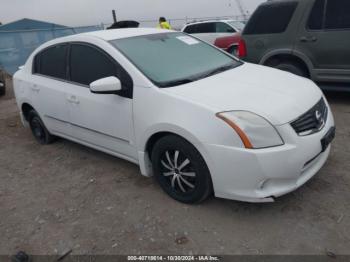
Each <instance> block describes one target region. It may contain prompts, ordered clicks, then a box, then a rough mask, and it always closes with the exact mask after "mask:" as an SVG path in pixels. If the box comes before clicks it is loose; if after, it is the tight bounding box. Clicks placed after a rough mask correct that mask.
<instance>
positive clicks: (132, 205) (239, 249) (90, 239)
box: [0, 91, 350, 255]
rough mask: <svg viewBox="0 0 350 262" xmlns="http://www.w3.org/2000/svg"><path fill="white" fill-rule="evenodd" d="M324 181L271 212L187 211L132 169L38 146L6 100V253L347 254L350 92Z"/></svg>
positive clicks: (65, 145)
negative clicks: (71, 251)
mask: <svg viewBox="0 0 350 262" xmlns="http://www.w3.org/2000/svg"><path fill="white" fill-rule="evenodd" d="M327 97H328V99H329V101H330V103H331V106H332V109H333V113H334V115H335V119H336V123H337V137H336V140H335V142H334V145H333V148H332V153H331V156H330V158H329V160H328V162H327V164H326V165H325V166H324V168H322V170H321V171H320V172H319V174H318V175H317V176H316V177H314V178H313V179H312V180H311V181H310V182H308V183H307V184H306V185H304V186H303V187H302V188H300V189H299V190H297V191H296V192H294V193H291V194H289V195H287V196H284V197H281V198H279V199H277V202H275V203H271V204H248V203H240V202H236V201H229V200H223V199H215V198H212V199H210V200H208V201H206V202H205V203H203V204H201V205H196V206H191V205H184V204H180V203H178V202H175V201H174V200H172V199H170V198H169V197H168V196H166V195H165V194H164V193H163V192H162V191H161V189H160V187H159V186H158V185H157V184H156V182H155V181H154V179H152V178H146V177H143V176H141V175H140V173H139V169H138V167H137V166H136V165H134V164H131V163H128V162H126V161H124V160H121V159H118V158H115V157H112V156H109V155H106V154H103V153H100V152H97V151H95V150H92V149H89V148H86V147H84V146H81V145H78V144H75V143H72V142H69V141H66V140H63V139H61V140H59V141H58V142H56V143H54V144H52V145H50V146H40V145H38V144H37V143H36V142H35V141H34V139H33V137H32V135H31V133H30V130H28V129H25V128H23V127H22V125H21V123H20V119H19V116H18V113H17V109H16V105H15V101H14V99H13V93H12V91H9V92H8V94H7V95H6V97H3V98H0V134H1V135H0V243H1V245H0V254H12V253H14V252H16V251H18V250H24V251H26V252H28V253H30V254H62V253H64V252H66V251H67V250H70V249H72V250H73V253H72V254H321V255H325V254H326V253H327V252H333V253H335V254H350V190H349V186H350V171H349V170H350V128H349V127H350V94H344V93H327Z"/></svg>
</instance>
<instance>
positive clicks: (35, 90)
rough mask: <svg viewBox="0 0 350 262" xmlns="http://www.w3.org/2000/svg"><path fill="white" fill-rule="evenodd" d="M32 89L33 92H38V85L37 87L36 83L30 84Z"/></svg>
mask: <svg viewBox="0 0 350 262" xmlns="http://www.w3.org/2000/svg"><path fill="white" fill-rule="evenodd" d="M31 88H32V90H33V91H34V92H37V93H39V92H40V87H38V86H37V85H32V87H31Z"/></svg>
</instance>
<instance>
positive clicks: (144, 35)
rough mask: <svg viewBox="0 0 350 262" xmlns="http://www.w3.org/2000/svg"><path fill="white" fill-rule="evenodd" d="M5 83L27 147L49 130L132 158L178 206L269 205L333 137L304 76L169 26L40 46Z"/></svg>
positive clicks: (321, 102) (314, 168)
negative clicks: (223, 201) (210, 200)
mask: <svg viewBox="0 0 350 262" xmlns="http://www.w3.org/2000/svg"><path fill="white" fill-rule="evenodd" d="M189 57H191V59H188V58H189ZM208 61H209V63H208ZM14 90H15V95H16V101H17V104H18V107H19V110H20V114H21V118H22V121H23V123H24V125H26V126H29V127H30V128H31V130H32V133H33V135H34V137H35V138H36V140H37V141H38V142H39V143H41V144H48V143H50V142H52V141H53V140H54V138H55V136H59V137H63V138H67V139H70V140H72V141H75V142H77V143H80V144H83V145H86V146H89V147H92V148H95V149H97V150H100V151H103V152H106V153H109V154H111V155H114V156H117V157H121V158H123V159H126V160H128V161H131V162H133V163H136V164H138V165H139V166H140V169H141V173H142V174H143V175H145V176H151V175H154V176H155V178H156V180H157V181H158V183H159V184H160V186H161V187H162V189H163V190H164V191H165V192H166V193H167V194H169V196H171V197H173V198H174V199H176V200H178V201H182V202H185V203H195V202H200V201H203V200H204V199H206V198H207V197H208V196H210V195H211V194H212V192H214V194H215V195H216V196H217V197H222V198H228V199H236V200H241V201H249V202H272V201H274V197H278V196H281V195H284V194H287V193H289V192H291V191H293V190H295V189H297V188H299V187H300V186H302V185H303V184H304V183H306V182H307V181H308V180H309V179H311V178H312V177H313V176H314V175H315V174H316V173H317V172H318V171H319V170H320V168H321V167H322V166H323V165H324V163H325V162H326V160H327V158H328V155H329V153H330V144H331V142H332V139H333V138H334V135H335V128H334V120H333V115H332V112H331V109H330V107H329V105H328V103H327V100H326V98H325V97H324V96H323V94H322V92H321V90H320V89H319V88H318V87H317V86H316V85H315V84H314V83H313V82H311V81H309V80H306V79H304V78H301V77H297V76H295V75H292V74H289V73H286V72H282V71H279V70H275V69H271V68H268V67H263V66H259V65H254V64H250V63H244V62H242V61H240V60H238V59H236V58H234V57H233V56H231V55H229V54H227V53H225V52H222V51H221V50H219V49H218V48H216V47H213V46H212V45H209V44H208V43H206V42H204V41H201V40H198V39H196V38H194V37H192V36H189V35H187V34H184V33H181V32H175V31H170V30H160V29H150V28H149V29H144V28H143V29H136V28H135V29H118V30H104V31H98V32H90V33H85V34H78V35H73V36H68V37H64V38H59V39H56V40H53V41H50V42H47V43H45V44H44V45H42V46H40V47H39V48H38V49H37V50H36V51H34V52H33V54H32V55H31V56H30V57H29V59H28V61H27V62H26V64H25V65H24V67H22V68H21V69H20V70H19V71H18V72H16V74H15V75H14Z"/></svg>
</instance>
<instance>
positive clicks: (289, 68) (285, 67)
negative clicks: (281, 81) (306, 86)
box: [272, 61, 307, 77]
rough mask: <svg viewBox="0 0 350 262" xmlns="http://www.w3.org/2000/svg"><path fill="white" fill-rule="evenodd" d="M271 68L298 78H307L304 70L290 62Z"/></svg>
mask: <svg viewBox="0 0 350 262" xmlns="http://www.w3.org/2000/svg"><path fill="white" fill-rule="evenodd" d="M272 67H274V68H277V69H280V70H282V71H286V72H289V73H292V74H295V75H298V76H302V77H307V72H305V70H304V69H303V68H302V67H301V66H300V65H299V64H298V63H295V62H292V61H290V62H289V61H286V62H281V63H279V64H277V65H274V66H272Z"/></svg>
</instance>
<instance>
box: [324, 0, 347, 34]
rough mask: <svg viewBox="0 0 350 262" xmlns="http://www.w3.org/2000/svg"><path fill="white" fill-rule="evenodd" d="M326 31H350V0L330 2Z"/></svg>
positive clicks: (332, 0)
mask: <svg viewBox="0 0 350 262" xmlns="http://www.w3.org/2000/svg"><path fill="white" fill-rule="evenodd" d="M325 29H341V30H343V29H350V0H328V1H327V11H326V20H325Z"/></svg>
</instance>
